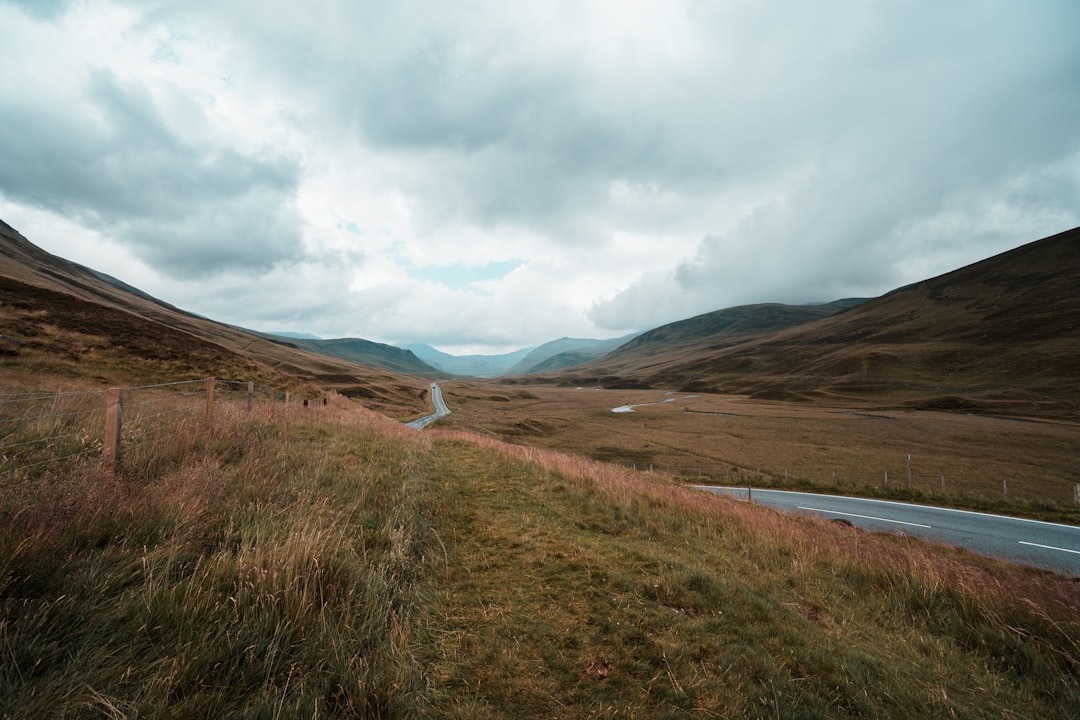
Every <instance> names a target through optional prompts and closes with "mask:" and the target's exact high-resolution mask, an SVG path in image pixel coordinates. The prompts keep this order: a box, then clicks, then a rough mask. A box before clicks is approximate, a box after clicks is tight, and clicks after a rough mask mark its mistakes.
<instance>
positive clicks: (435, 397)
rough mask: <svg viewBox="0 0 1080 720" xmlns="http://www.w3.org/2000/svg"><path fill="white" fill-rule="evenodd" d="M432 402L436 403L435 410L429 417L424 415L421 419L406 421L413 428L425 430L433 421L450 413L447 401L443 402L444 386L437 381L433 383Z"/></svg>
mask: <svg viewBox="0 0 1080 720" xmlns="http://www.w3.org/2000/svg"><path fill="white" fill-rule="evenodd" d="M431 402H432V404H433V405H435V412H434V413H433V414H431V415H428V416H427V417H422V418H420V419H419V420H413V421H412V422H407V423H405V424H406V425H408V426H409V427H411V428H415V429H417V430H423V429H424V428H426V427H427V426H428V425H430V424H431V423H433V422H435V421H436V420H438V419H439V418H441V417H446V416H447V415H449V414H450V410H449V409H448V408H447V407H446V403H445V402H443V397H442V388H440V387H439V386H438V385H436V384H435V383H431Z"/></svg>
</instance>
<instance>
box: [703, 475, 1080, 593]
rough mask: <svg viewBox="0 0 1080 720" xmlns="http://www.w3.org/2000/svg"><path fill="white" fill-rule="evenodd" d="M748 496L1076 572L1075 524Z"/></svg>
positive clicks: (738, 491)
mask: <svg viewBox="0 0 1080 720" xmlns="http://www.w3.org/2000/svg"><path fill="white" fill-rule="evenodd" d="M695 487H698V488H701V489H702V490H708V491H709V492H712V493H717V494H720V493H724V494H727V495H732V496H735V497H738V498H740V499H746V495H747V489H746V488H730V487H711V486H706V485H696V486H695ZM751 495H752V497H751V499H752V500H753V502H755V503H760V504H762V505H768V506H769V507H774V508H776V509H778V510H784V511H788V512H798V513H808V514H812V515H817V516H819V517H824V518H827V519H829V520H837V519H840V520H847V521H848V522H850V523H851V524H852V525H855V526H857V527H860V528H863V529H864V530H873V531H875V532H896V533H903V534H905V535H911V536H913V537H920V538H924V539H927V540H933V541H936V542H941V543H946V544H948V545H955V546H956V547H961V548H965V549H967V550H971V551H972V552H975V553H979V554H980V555H987V556H989V557H995V558H999V559H1002V560H1010V561H1012V562H1017V563H1022V564H1024V565H1030V566H1032V567H1037V568H1042V569H1044V570H1053V571H1055V572H1059V573H1063V574H1065V575H1071V576H1073V577H1080V527H1075V526H1073V525H1061V524H1059V523H1048V522H1042V521H1039V520H1025V519H1023V518H1014V517H1007V516H1004V515H990V514H988V513H979V512H972V511H970V510H953V509H950V508H939V507H932V506H929V505H913V504H911V503H902V502H894V501H891V500H871V499H868V498H853V497H845V496H839V495H817V494H815V493H801V492H788V491H783V490H756V489H755V490H753V491H752V492H751Z"/></svg>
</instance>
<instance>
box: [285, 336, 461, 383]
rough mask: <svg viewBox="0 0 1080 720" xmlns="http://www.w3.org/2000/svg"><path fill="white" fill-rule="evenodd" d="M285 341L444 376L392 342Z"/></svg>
mask: <svg viewBox="0 0 1080 720" xmlns="http://www.w3.org/2000/svg"><path fill="white" fill-rule="evenodd" d="M288 342H289V343H290V344H291V345H293V346H294V347H298V348H301V349H303V350H309V351H311V352H315V353H319V354H321V355H329V356H331V357H336V358H341V359H342V360H348V361H349V362H354V363H356V364H357V365H366V366H367V367H381V368H386V369H387V370H393V371H395V372H400V373H405V374H406V375H414V376H416V377H423V378H443V377H446V375H447V374H446V373H444V372H441V371H440V370H437V369H436V368H434V367H432V366H431V365H429V364H428V363H426V362H424V361H423V360H421V359H420V358H418V357H416V355H414V354H413V353H412V352H410V351H409V350H402V349H401V348H399V347H395V346H393V345H384V344H383V343H377V342H372V341H371V340H361V339H359V338H339V339H336V340H309V339H305V338H299V337H291V338H288Z"/></svg>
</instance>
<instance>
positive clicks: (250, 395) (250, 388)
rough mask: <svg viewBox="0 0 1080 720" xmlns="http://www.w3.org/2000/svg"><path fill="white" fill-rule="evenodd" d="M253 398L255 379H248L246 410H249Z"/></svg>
mask: <svg viewBox="0 0 1080 720" xmlns="http://www.w3.org/2000/svg"><path fill="white" fill-rule="evenodd" d="M254 399H255V381H254V380H248V412H251V403H252V402H253V401H254Z"/></svg>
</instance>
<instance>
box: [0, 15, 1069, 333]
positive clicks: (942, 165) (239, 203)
mask: <svg viewBox="0 0 1080 720" xmlns="http://www.w3.org/2000/svg"><path fill="white" fill-rule="evenodd" d="M451 7H452V8H453V9H449V8H451ZM1078 29H1080V2H1076V1H1075V0H1008V1H1002V2H998V1H995V0H950V1H949V2H939V1H937V0H931V1H925V2H920V1H914V0H896V1H888V0H883V1H881V2H874V1H872V0H847V1H844V0H836V1H830V0H826V1H824V2H815V3H803V2H795V1H791V2H762V1H755V2H735V1H730V2H725V1H722V0H716V1H710V0H698V1H692V0H688V1H686V2H678V1H676V0H662V1H659V2H633V1H631V0H611V1H610V2H586V1H582V0H573V1H568V2H559V1H557V0H543V1H537V2H516V1H515V2H508V1H506V0H502V1H492V2H488V1H487V0H477V1H473V2H458V3H444V2H393V3H390V2H385V0H379V1H377V2H367V1H360V0H304V2H285V1H283V0H221V1H220V2H210V1H209V0H208V1H206V2H202V1H199V0H188V1H180V0H174V1H168V0H70V1H69V0H0V218H2V219H4V220H6V221H7V222H8V223H9V224H11V225H13V226H14V227H15V228H16V229H18V230H19V231H20V232H22V233H23V234H24V235H25V236H27V238H28V239H29V240H30V241H31V242H34V243H35V244H37V245H39V246H41V247H43V248H45V249H46V250H49V251H50V252H53V253H55V254H58V255H61V256H63V257H66V258H69V259H71V260H75V261H77V262H81V263H83V264H86V265H89V266H91V267H93V268H95V269H97V270H100V271H103V272H106V273H109V274H111V275H114V276H116V277H119V278H120V279H122V280H124V281H126V282H128V283H131V284H133V285H135V286H137V287H139V288H141V289H143V290H145V291H147V292H150V293H151V294H153V295H155V296H157V297H160V298H162V299H164V300H167V301H169V302H171V303H174V304H176V305H179V306H181V307H183V308H185V309H188V310H191V311H194V312H197V313H201V314H203V315H207V316H209V317H212V318H214V319H217V320H221V321H224V322H228V323H232V324H237V325H241V326H245V327H248V328H253V329H257V330H264V331H296V332H309V333H313V334H316V335H320V336H322V337H350V336H351V337H363V338H368V339H372V340H378V341H383V342H394V343H406V342H428V343H431V344H433V345H435V346H437V347H440V348H442V349H446V350H449V351H452V352H453V351H457V352H465V351H502V350H509V349H515V348H518V347H522V346H527V345H535V344H539V343H541V342H544V341H547V340H551V339H555V338H558V337H561V336H564V335H569V336H575V337H613V336H617V335H622V334H624V333H627V332H630V331H634V330H643V329H648V328H650V327H655V326H657V325H660V324H663V323H665V322H669V321H672V320H677V319H682V318H686V317H690V316H692V315H696V314H698V313H702V312H707V311H709V310H715V309H719V308H723V307H728V306H731V305H738V304H744V303H754V302H769V301H779V302H792V303H801V302H814V301H829V300H834V299H837V298H841V297H850V296H874V295H879V294H881V293H883V292H885V291H888V290H890V289H893V288H895V287H898V286H900V285H903V284H905V283H908V282H912V281H915V280H919V279H922V278H925V277H929V276H932V275H936V274H940V273H942V272H946V271H948V270H952V269H955V268H957V267H960V266H962V265H965V264H968V263H970V262H974V261H977V260H980V259H983V258H985V257H989V256H990V255H993V254H996V253H998V252H1001V251H1004V250H1007V249H1009V248H1012V247H1016V246H1017V245H1021V244H1023V243H1025V242H1028V241H1031V240H1035V239H1038V238H1040V237H1044V236H1046V235H1050V234H1053V233H1056V232H1060V231H1062V230H1066V229H1069V228H1072V227H1075V226H1077V225H1080V42H1078V40H1077V38H1078V34H1077V33H1078Z"/></svg>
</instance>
